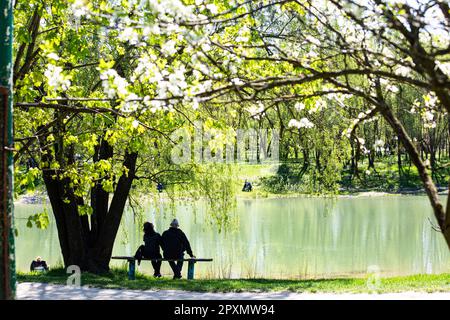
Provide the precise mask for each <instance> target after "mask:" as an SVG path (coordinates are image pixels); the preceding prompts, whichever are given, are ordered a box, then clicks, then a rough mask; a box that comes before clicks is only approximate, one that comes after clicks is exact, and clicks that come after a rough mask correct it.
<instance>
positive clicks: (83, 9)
mask: <svg viewBox="0 0 450 320" xmlns="http://www.w3.org/2000/svg"><path fill="white" fill-rule="evenodd" d="M71 7H72V10H71V11H72V13H73V15H74V16H75V17H76V18H80V17H83V16H86V17H89V15H90V10H89V8H88V1H87V0H75V1H74V2H73V3H72V6H71Z"/></svg>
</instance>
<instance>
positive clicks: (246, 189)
mask: <svg viewBox="0 0 450 320" xmlns="http://www.w3.org/2000/svg"><path fill="white" fill-rule="evenodd" d="M252 188H253V186H252V184H251V183H250V182H248V181H247V180H245V182H244V187H243V188H242V191H243V192H251V191H252Z"/></svg>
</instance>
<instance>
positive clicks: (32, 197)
mask: <svg viewBox="0 0 450 320" xmlns="http://www.w3.org/2000/svg"><path fill="white" fill-rule="evenodd" d="M448 192H449V191H448V189H447V188H438V194H439V195H443V196H446V195H448ZM384 196H427V194H426V192H425V190H424V189H404V190H399V191H371V190H348V191H346V192H343V193H338V194H309V193H286V194H275V193H266V192H261V191H257V190H256V191H253V192H252V193H248V194H245V195H244V194H237V195H236V199H237V200H262V199H285V198H300V197H301V198H364V197H367V198H371V197H384ZM142 199H143V200H144V201H151V200H153V198H152V197H148V196H146V195H143V196H142ZM160 199H161V200H163V201H167V200H170V199H169V197H167V196H162V197H160ZM177 200H181V201H190V200H194V199H192V198H189V197H184V196H180V197H179V198H177ZM194 201H195V200H194ZM44 203H49V200H48V197H47V193H46V192H42V191H40V192H36V193H32V194H24V195H21V196H19V197H18V198H17V199H15V200H14V204H16V205H17V204H18V205H33V204H36V205H40V204H44Z"/></svg>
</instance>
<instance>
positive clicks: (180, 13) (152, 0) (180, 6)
mask: <svg viewBox="0 0 450 320" xmlns="http://www.w3.org/2000/svg"><path fill="white" fill-rule="evenodd" d="M143 1H144V2H148V3H149V5H150V7H151V8H152V10H153V11H154V12H155V13H157V14H158V16H159V19H161V20H164V21H171V20H172V19H175V20H176V21H185V20H189V19H195V18H196V17H195V15H194V13H193V6H186V5H185V4H184V3H183V2H182V1H180V0H143Z"/></svg>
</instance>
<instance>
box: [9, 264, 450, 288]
mask: <svg viewBox="0 0 450 320" xmlns="http://www.w3.org/2000/svg"><path fill="white" fill-rule="evenodd" d="M17 278H18V281H19V282H41V283H53V284H66V281H67V274H66V273H65V271H64V270H63V269H56V270H51V271H49V272H48V273H45V274H40V273H19V274H18V276H17ZM367 280H368V279H364V278H345V279H314V280H277V279H207V280H206V279H201V280H189V281H188V280H172V279H169V278H162V279H154V278H153V277H150V276H147V275H143V274H137V276H136V280H134V281H130V280H128V279H127V275H126V271H125V270H120V269H114V270H112V271H111V272H110V273H109V274H107V275H103V276H98V275H94V274H90V273H83V274H82V277H81V284H82V285H84V286H85V285H87V286H91V287H97V288H111V289H137V290H148V289H153V290H163V289H178V290H187V291H200V292H245V291H253V292H254V291H263V292H267V291H293V292H311V293H315V292H335V293H344V292H352V293H358V292H370V291H371V290H370V289H369V287H368V285H367V283H368V281H367ZM376 287H377V289H376V292H379V293H387V292H404V291H425V292H449V293H450V274H439V275H413V276H404V277H389V278H381V279H380V280H379V284H378V285H376Z"/></svg>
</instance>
